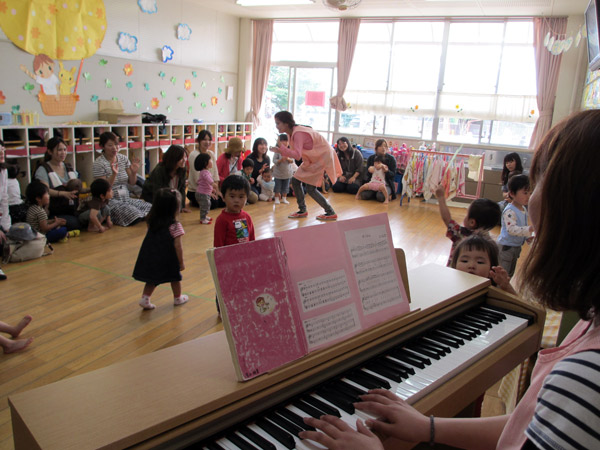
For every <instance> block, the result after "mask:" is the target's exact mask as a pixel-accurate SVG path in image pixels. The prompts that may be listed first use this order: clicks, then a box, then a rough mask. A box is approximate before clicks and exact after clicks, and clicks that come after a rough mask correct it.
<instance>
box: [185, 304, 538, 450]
mask: <svg viewBox="0 0 600 450" xmlns="http://www.w3.org/2000/svg"><path fill="white" fill-rule="evenodd" d="M531 321H532V317H530V316H527V315H524V314H518V313H516V312H514V311H506V310H502V309H500V308H496V307H492V306H489V305H482V306H478V307H475V308H472V309H469V310H467V311H465V312H463V313H461V314H459V315H457V316H455V317H452V318H450V319H448V320H446V321H444V322H442V323H441V324H439V325H438V326H436V327H434V328H432V329H430V330H427V331H425V332H424V333H422V334H420V335H418V336H416V337H414V338H411V339H409V340H408V341H405V342H403V343H401V344H399V345H397V346H395V347H393V348H392V349H390V350H387V351H385V352H384V353H382V354H380V355H378V356H376V357H374V358H371V359H369V360H367V361H365V362H364V363H362V364H360V365H358V366H357V367H354V368H352V369H350V370H348V371H346V372H344V373H342V374H340V375H338V376H337V377H335V378H334V379H332V380H328V381H326V382H325V383H322V384H320V385H318V386H316V387H314V388H312V389H311V390H310V391H309V392H306V393H304V394H301V395H299V396H296V397H295V398H293V399H291V400H289V399H288V400H287V401H286V402H285V404H281V405H279V406H276V407H274V408H271V409H270V410H268V411H267V412H264V413H262V415H261V417H260V418H254V419H253V420H252V421H246V423H245V424H242V425H236V426H235V427H234V428H230V429H229V430H227V431H225V432H223V433H220V434H219V435H217V436H216V437H213V438H212V439H211V440H209V441H204V443H203V444H202V445H203V448H206V449H210V450H214V449H217V450H220V449H226V450H239V449H241V450H255V449H259V450H275V449H278V450H279V449H294V448H297V449H310V450H312V449H317V448H322V447H321V446H319V445H318V444H315V443H313V442H310V441H303V440H301V439H299V438H298V433H299V432H300V431H302V430H303V429H309V427H308V426H307V425H306V424H304V422H303V420H302V418H303V417H306V416H313V417H319V416H321V415H323V414H333V415H336V416H338V417H341V418H342V420H344V421H345V422H346V423H347V424H348V425H350V426H351V427H352V428H355V426H356V419H357V418H361V419H363V420H364V419H367V418H370V416H369V415H368V414H367V413H365V412H362V411H358V410H355V409H354V406H353V403H355V402H357V401H359V398H358V396H359V395H362V394H364V393H366V392H367V391H368V390H369V389H375V388H384V389H388V390H390V391H391V392H393V393H394V394H396V395H398V396H399V397H401V398H403V399H404V400H406V401H407V402H408V403H411V404H412V403H414V402H416V401H418V400H419V399H420V398H422V397H424V396H425V395H427V394H429V393H430V392H432V391H433V390H435V389H437V388H438V387H440V386H441V385H443V384H444V383H445V382H446V381H447V380H449V379H450V378H452V377H454V376H455V375H457V374H458V373H460V372H461V371H462V370H463V369H464V368H466V367H468V366H470V365H471V364H473V363H474V362H475V361H477V360H479V359H481V358H482V357H484V356H485V355H486V354H488V353H490V352H491V351H493V350H494V349H495V348H497V347H498V346H500V345H501V344H502V343H504V342H505V341H507V340H509V339H510V338H511V337H512V336H514V335H516V334H518V333H519V332H520V331H521V330H523V329H524V328H526V327H527V326H528V325H529V323H531ZM194 448H197V447H194Z"/></svg>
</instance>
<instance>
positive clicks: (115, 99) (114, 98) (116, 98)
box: [111, 97, 119, 102]
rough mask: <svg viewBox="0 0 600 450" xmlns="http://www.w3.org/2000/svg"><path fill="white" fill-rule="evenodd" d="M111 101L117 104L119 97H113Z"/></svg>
mask: <svg viewBox="0 0 600 450" xmlns="http://www.w3.org/2000/svg"><path fill="white" fill-rule="evenodd" d="M111 100H114V101H115V102H116V101H117V100H119V97H113V98H112V99H111Z"/></svg>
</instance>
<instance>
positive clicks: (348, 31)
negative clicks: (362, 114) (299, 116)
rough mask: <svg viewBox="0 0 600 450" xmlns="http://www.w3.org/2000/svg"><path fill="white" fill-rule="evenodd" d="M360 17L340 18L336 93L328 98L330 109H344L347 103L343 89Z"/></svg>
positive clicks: (356, 37)
mask: <svg viewBox="0 0 600 450" xmlns="http://www.w3.org/2000/svg"><path fill="white" fill-rule="evenodd" d="M359 28H360V19H341V20H340V31H339V37H338V61H337V95H335V96H334V97H331V98H330V99H329V104H330V105H331V108H332V109H337V110H338V111H346V109H348V105H347V104H346V101H345V100H344V91H345V90H346V85H347V84H348V78H349V77H350V69H351V68H352V59H353V58H354V49H355V48H356V40H357V39H358V30H359Z"/></svg>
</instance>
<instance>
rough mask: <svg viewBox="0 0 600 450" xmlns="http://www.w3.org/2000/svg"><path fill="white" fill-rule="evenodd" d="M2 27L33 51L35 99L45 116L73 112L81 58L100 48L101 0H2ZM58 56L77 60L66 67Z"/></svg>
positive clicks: (102, 30) (102, 26)
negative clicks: (36, 88)
mask: <svg viewBox="0 0 600 450" xmlns="http://www.w3.org/2000/svg"><path fill="white" fill-rule="evenodd" d="M0 27H2V30H3V31H4V33H5V34H6V36H7V37H8V38H9V39H10V40H11V41H12V43H13V44H15V45H16V46H17V47H19V48H21V49H23V50H24V51H26V52H28V53H30V54H32V55H34V58H33V62H32V69H33V71H30V70H29V68H27V67H26V66H24V65H21V70H22V71H23V72H24V73H26V74H27V75H28V76H29V77H31V78H32V79H33V80H35V82H36V83H37V84H38V85H39V87H40V90H39V92H38V100H39V102H40V104H41V106H42V111H43V112H44V114H46V115H48V116H64V115H72V114H73V113H74V112H75V107H76V105H77V102H78V101H79V95H77V87H78V85H79V79H80V76H81V71H82V68H83V60H84V59H85V58H88V57H90V56H91V55H93V54H94V53H96V51H97V50H98V49H99V48H100V45H101V44H102V40H103V39H104V35H105V33H106V10H105V7H104V2H103V1H102V0H0ZM56 60H63V61H64V60H78V61H80V63H79V70H78V71H77V74H75V71H76V70H77V68H76V67H71V68H70V69H67V68H65V66H64V64H63V63H62V62H61V61H59V62H58V65H59V70H58V72H57V71H56V69H57V68H56V64H55V61H56Z"/></svg>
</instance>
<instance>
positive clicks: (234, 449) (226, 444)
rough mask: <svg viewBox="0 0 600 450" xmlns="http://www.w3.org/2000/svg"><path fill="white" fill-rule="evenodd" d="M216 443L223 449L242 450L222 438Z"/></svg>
mask: <svg viewBox="0 0 600 450" xmlns="http://www.w3.org/2000/svg"><path fill="white" fill-rule="evenodd" d="M215 443H216V444H219V445H220V446H221V447H223V448H226V449H227V450H240V448H239V447H238V446H237V445H235V444H234V443H233V442H231V441H230V440H229V439H227V438H221V439H219V440H217V441H215ZM286 450H287V449H286Z"/></svg>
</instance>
